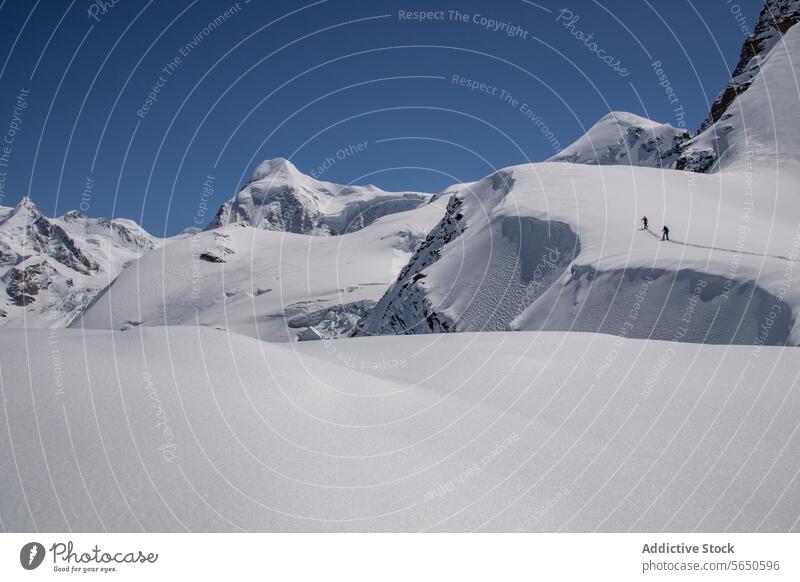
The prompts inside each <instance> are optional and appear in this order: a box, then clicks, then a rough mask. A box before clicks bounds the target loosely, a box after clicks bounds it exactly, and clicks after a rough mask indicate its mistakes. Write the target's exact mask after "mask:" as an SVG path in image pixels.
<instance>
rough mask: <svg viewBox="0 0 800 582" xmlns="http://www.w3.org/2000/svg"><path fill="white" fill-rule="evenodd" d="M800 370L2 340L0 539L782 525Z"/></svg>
mask: <svg viewBox="0 0 800 582" xmlns="http://www.w3.org/2000/svg"><path fill="white" fill-rule="evenodd" d="M799 373H800V360H798V358H796V357H786V351H785V350H781V349H777V348H769V347H763V348H760V349H759V348H754V347H751V346H702V347H699V346H695V345H689V344H673V343H671V342H658V341H647V342H645V341H639V340H633V339H631V340H628V341H626V342H622V343H620V342H619V338H614V337H610V336H604V335H597V334H582V333H549V332H547V333H527V332H521V333H515V334H498V333H485V334H449V335H443V336H442V335H437V336H416V337H371V338H354V339H340V340H335V341H316V342H301V343H297V344H292V346H291V349H289V348H287V347H286V346H284V345H279V344H270V343H265V342H259V341H257V340H255V339H252V338H248V337H245V336H241V335H238V334H235V333H225V332H221V331H218V330H214V329H211V328H207V327H161V328H153V327H144V326H141V327H137V328H134V329H129V330H128V331H124V332H110V331H99V330H86V331H81V330H71V329H67V330H57V331H55V332H52V331H41V330H28V331H27V333H26V332H25V331H23V330H6V331H4V333H3V334H2V335H0V379H1V380H2V381H1V382H0V397H1V398H2V401H3V402H4V406H3V413H2V414H0V425H2V429H3V430H0V472H1V473H0V474H2V475H3V487H2V488H0V515H2V516H3V527H4V528H5V530H7V531H12V532H21V531H29V532H33V531H39V532H47V531H74V532H96V531H103V530H108V531H112V532H113V531H122V532H126V531H145V532H152V531H187V530H188V531H242V530H245V531H331V532H332V531H339V532H341V531H458V532H460V531H475V530H477V531H498V532H508V531H539V532H555V531H577V532H589V531H602V532H625V531H634V532H652V531H665V532H672V531H695V530H698V531H706V532H724V531H760V532H778V531H782V532H788V531H791V530H792V529H794V530H795V531H796V529H797V517H798V515H799V514H800V502H798V497H797V495H794V494H792V493H791V492H792V491H793V489H792V487H793V486H794V484H796V481H793V480H794V479H795V478H796V471H797V463H796V462H795V461H796V459H797V454H798V442H797V439H796V438H795V437H796V435H795V431H796V428H797V418H798V411H800V388H798V384H797V382H795V378H796V377H797V375H798V374H799Z"/></svg>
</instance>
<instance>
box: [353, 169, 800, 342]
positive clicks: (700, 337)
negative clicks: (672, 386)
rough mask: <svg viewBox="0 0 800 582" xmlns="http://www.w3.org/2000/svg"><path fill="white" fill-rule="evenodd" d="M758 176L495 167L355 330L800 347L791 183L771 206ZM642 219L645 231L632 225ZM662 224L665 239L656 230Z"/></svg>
mask: <svg viewBox="0 0 800 582" xmlns="http://www.w3.org/2000/svg"><path fill="white" fill-rule="evenodd" d="M764 178H765V180H766V179H767V178H768V177H767V176H765V177H764ZM752 180H753V177H752V175H748V174H745V173H738V172H734V171H730V172H725V173H722V174H715V175H698V174H693V173H687V172H673V171H668V172H665V171H661V170H656V169H650V168H635V167H621V166H584V165H579V164H555V163H544V164H527V165H521V166H515V167H512V168H507V169H505V170H501V171H499V172H496V173H495V174H492V175H491V176H489V177H487V178H485V179H483V180H480V181H478V182H476V183H474V184H471V185H466V186H465V187H464V188H462V189H461V190H460V191H459V192H457V193H456V194H455V195H454V196H453V197H452V198H451V199H450V203H449V206H448V212H447V216H446V217H445V218H444V219H443V220H442V221H441V222H440V224H439V225H437V227H436V228H435V229H434V230H433V231H432V232H431V234H430V235H429V236H428V238H427V239H426V241H425V242H424V243H423V244H422V245H421V246H420V248H419V249H418V251H417V252H416V253H415V255H414V257H412V259H411V261H410V262H409V264H408V265H407V266H406V267H405V268H404V270H403V271H402V272H401V274H400V276H399V277H398V279H397V281H396V282H395V283H394V284H393V285H392V286H391V287H390V288H389V290H388V291H387V293H386V294H385V295H384V297H382V298H381V300H380V302H379V303H378V305H377V306H376V308H375V309H374V310H373V311H372V312H371V313H370V315H369V316H368V318H366V319H365V320H364V322H363V323H362V324H361V325H360V328H359V330H358V332H357V333H358V334H359V335H376V334H417V333H432V332H446V331H482V330H489V331H492V330H495V331H502V330H564V331H566V330H574V331H595V332H602V333H610V334H614V335H621V336H626V337H637V338H646V337H652V338H656V339H665V340H673V339H676V340H680V341H690V342H705V343H729V342H733V343H741V344H763V343H767V344H784V343H786V342H789V343H791V344H797V343H799V342H800V335H799V334H798V332H797V331H796V330H795V329H794V327H793V324H794V320H795V318H796V315H797V313H798V310H800V280H798V279H799V278H800V271H798V270H797V269H796V267H797V266H798V260H799V259H800V231H799V230H798V223H797V219H796V217H797V216H798V215H800V213H798V204H800V201H798V199H797V197H796V196H794V194H795V193H796V192H795V188H796V187H797V183H796V182H791V181H789V180H781V181H779V182H778V183H775V182H774V180H773V182H774V183H773V184H772V186H771V188H773V189H774V190H773V194H774V196H775V199H779V200H781V201H782V205H781V206H780V209H781V212H776V206H775V204H774V199H773V197H772V196H764V197H761V196H758V195H757V194H758V193H756V194H754V192H753V188H752ZM723 196H724V199H725V202H724V204H720V199H721V197H723ZM643 214H646V215H647V216H648V217H649V218H650V225H651V230H649V231H642V230H639V229H638V226H639V224H638V221H639V217H641V216H642V215H643ZM664 222H666V223H667V224H668V225H669V226H670V227H671V233H672V241H671V242H664V243H662V242H660V241H659V239H658V236H657V234H656V232H655V231H657V230H658V229H659V228H660V225H661V224H663V223H664Z"/></svg>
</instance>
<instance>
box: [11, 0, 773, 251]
mask: <svg viewBox="0 0 800 582" xmlns="http://www.w3.org/2000/svg"><path fill="white" fill-rule="evenodd" d="M100 4H103V2H101V1H100V0H98V1H97V3H96V2H94V0H74V1H71V0H64V1H63V2H53V1H47V0H44V1H35V0H26V1H21V0H13V1H12V0H5V1H3V2H2V5H1V7H0V26H2V37H1V38H0V43H1V44H2V52H0V55H2V58H3V59H5V57H6V56H7V57H8V58H7V60H5V61H4V63H3V68H2V71H1V73H0V77H1V78H2V81H1V82H2V91H0V132H5V130H6V128H8V127H10V125H11V123H12V118H13V117H14V108H15V104H16V103H17V96H18V94H19V93H20V90H23V89H24V90H27V91H28V93H27V96H26V98H25V103H26V104H27V108H26V109H25V110H24V112H23V114H22V120H21V124H20V122H19V120H17V121H16V125H21V127H20V129H19V130H18V131H16V133H15V135H14V139H13V144H11V146H10V153H8V154H7V158H8V167H7V168H6V172H7V176H6V179H5V182H4V183H3V188H2V194H3V195H4V198H3V200H2V201H0V204H3V205H5V206H10V205H13V204H15V203H16V202H17V201H18V199H19V198H20V197H21V196H22V195H25V194H29V195H30V196H32V198H33V199H34V201H35V202H37V204H39V206H40V207H41V208H42V209H43V210H44V211H45V212H46V213H48V214H51V215H52V214H61V213H63V212H65V211H67V210H70V209H76V208H81V209H83V210H84V211H85V213H86V214H89V215H92V216H120V217H126V218H133V219H135V220H137V221H140V222H141V223H142V224H143V225H144V226H145V227H146V228H147V229H148V230H150V231H151V232H153V233H154V234H158V235H163V234H165V233H166V234H173V233H175V232H177V231H179V230H181V229H182V228H184V227H186V226H190V225H192V223H193V222H194V221H195V220H202V216H201V215H200V214H198V210H200V209H201V207H200V204H201V202H202V200H203V199H204V196H203V188H204V182H206V183H207V184H209V183H211V182H213V186H212V188H211V189H212V190H213V195H211V197H210V199H209V200H208V204H209V206H210V208H209V210H208V212H207V214H206V216H205V218H206V219H210V218H211V215H213V213H214V212H215V211H216V208H217V206H218V205H219V204H221V203H222V202H223V201H225V200H226V199H228V198H230V197H231V196H232V195H233V194H234V193H235V192H236V190H237V189H238V187H239V186H240V185H241V184H242V182H243V181H245V180H246V178H247V177H248V176H249V175H250V173H251V171H252V169H253V167H254V166H255V164H257V163H258V161H260V160H262V159H266V158H272V157H276V156H284V157H287V158H290V159H292V160H293V161H294V162H295V164H296V165H297V166H298V167H299V168H300V169H301V170H302V171H304V172H306V173H310V172H311V171H312V170H314V169H315V168H318V167H319V166H321V165H324V171H323V172H322V174H321V178H323V179H325V180H328V181H332V182H340V183H350V182H355V183H374V184H376V185H378V186H380V187H381V188H384V189H388V190H391V189H398V190H403V189H415V190H421V191H437V190H439V189H441V188H443V187H445V186H447V185H448V184H450V183H453V182H461V181H469V180H474V179H477V178H479V177H482V176H484V175H486V174H488V173H490V172H491V171H492V170H493V169H494V168H498V167H504V166H508V165H512V164H518V163H522V162H525V161H538V160H542V159H545V158H547V157H549V156H550V155H552V154H553V153H554V150H555V148H557V147H558V145H561V146H562V147H564V146H566V145H568V144H569V143H570V142H572V141H573V140H574V139H576V138H577V137H579V136H580V135H581V134H582V133H583V132H584V131H585V129H586V128H588V127H589V126H591V125H592V124H593V123H594V122H595V121H596V120H597V119H599V118H600V117H602V116H603V115H604V114H606V113H607V112H608V111H610V110H625V111H631V112H634V113H638V114H640V115H644V116H647V117H650V118H653V119H656V120H658V121H663V122H668V123H672V124H673V125H677V124H679V123H680V122H681V119H682V117H681V114H680V113H676V112H675V109H676V108H677V107H682V108H683V111H684V112H685V123H686V125H687V127H688V128H689V129H692V130H694V129H696V128H697V125H698V124H699V123H700V121H701V120H702V119H703V118H704V117H705V116H706V114H707V112H708V108H709V103H710V102H711V101H713V99H714V98H715V97H716V95H717V94H718V93H719V91H720V90H721V89H722V88H723V86H724V84H725V83H726V82H727V80H728V78H729V74H730V70H731V68H732V67H733V66H735V64H736V61H737V59H738V56H739V50H740V48H741V43H742V40H743V38H744V36H745V33H746V32H747V31H748V30H751V29H752V28H753V26H754V24H755V19H756V17H757V14H758V11H759V9H760V6H761V2H760V1H759V0H736V1H730V2H728V1H726V0H714V1H707V0H692V1H689V0H670V1H669V2H665V1H656V0H636V1H631V0H602V1H595V0H573V1H571V2H569V3H553V2H549V1H547V0H542V1H541V2H537V3H532V2H526V1H523V0H496V1H493V2H488V1H483V2H474V1H468V0H467V1H463V0H461V1H455V0H443V1H442V2H420V1H416V2H415V1H409V2H389V1H381V0H378V1H352V0H328V1H323V2H316V3H314V2H313V1H311V2H305V1H296V2H283V1H272V0H269V1H267V0H251V1H250V2H245V1H244V0H242V1H240V2H239V3H238V4H236V3H235V2H232V1H229V0H220V1H217V0H198V1H196V2H192V1H174V2H159V1H150V2H146V1H143V0H139V1H136V0H117V3H116V4H114V5H112V2H110V1H109V0H106V3H105V4H106V5H105V7H104V8H102V9H101V8H100V7H99V6H100ZM565 7H566V8H568V12H564V11H562V10H563V9H565ZM226 10H228V13H227V14H226ZM421 10H430V11H436V13H435V14H433V15H432V16H434V18H433V19H429V20H425V21H421V22H420V21H418V20H414V19H413V17H409V16H408V14H409V13H413V12H415V11H421ZM453 10H457V11H458V12H459V13H460V14H459V15H456V14H455V13H452V12H450V11H453ZM400 11H403V15H402V16H403V17H401V12H400ZM576 16H577V17H578V19H577V20H574V18H575V17H576ZM487 19H492V20H493V21H494V22H495V23H497V24H495V25H492V23H491V22H488V20H487ZM215 21H216V24H212V25H211V26H209V23H212V22H215ZM492 26H494V27H495V28H496V30H493V29H492V28H491V27H492ZM592 33H593V37H592V38H590V39H588V40H587V38H586V37H587V36H588V35H589V34H592ZM581 35H582V36H581ZM182 48H183V51H181V49H182ZM600 51H602V52H600ZM181 52H183V55H182V54H181ZM176 57H179V59H180V60H179V61H176V60H175V59H176ZM602 58H605V59H606V60H608V61H612V62H611V64H607V63H606V62H605V61H604V60H602ZM654 61H661V63H662V68H663V70H664V73H665V74H666V76H667V81H668V83H669V87H671V89H672V91H674V95H675V97H673V98H672V100H673V101H674V103H670V101H669V98H668V94H667V92H666V87H665V86H660V83H661V82H662V81H663V79H662V81H660V80H659V79H658V77H657V76H656V74H655V73H654V70H653V67H652V64H653V62H654ZM170 63H172V64H173V66H172V67H171V68H170V67H168V65H170ZM165 67H167V70H166V71H165ZM615 69H617V70H615ZM620 69H624V70H623V71H620ZM621 73H622V74H621ZM453 75H459V79H460V78H464V79H468V80H471V81H477V82H478V83H479V84H480V83H484V84H485V87H484V90H481V89H480V88H478V89H475V90H470V89H469V88H468V87H466V86H462V85H459V84H454V83H453ZM662 84H664V83H662ZM154 88H158V93H157V94H156V101H155V102H152V100H151V103H150V107H149V109H148V110H147V111H145V110H144V107H145V106H146V104H147V100H148V94H150V93H151V92H152V91H153V90H154ZM503 91H505V92H506V93H505V94H510V95H511V98H510V100H504V99H503V96H504V95H505V94H504V93H503ZM514 99H516V101H513V100H514ZM542 125H546V127H547V128H549V129H550V130H551V131H552V134H551V135H550V136H549V137H548V136H547V135H546V134H545V133H543V131H542ZM359 143H361V144H365V146H362V149H361V151H354V150H353V148H351V150H348V151H344V152H342V151H340V150H345V149H346V148H347V146H349V145H356V144H359ZM337 152H339V156H338V157H337ZM339 158H341V159H339ZM330 159H333V160H334V163H330ZM326 160H328V163H327V164H326V163H325V161H326ZM209 176H211V177H213V180H211V181H209V178H208V177H209ZM87 180H88V181H90V183H91V188H87V187H86V183H87Z"/></svg>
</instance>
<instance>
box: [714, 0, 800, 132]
mask: <svg viewBox="0 0 800 582" xmlns="http://www.w3.org/2000/svg"><path fill="white" fill-rule="evenodd" d="M798 20H800V2H798V0H766V2H765V3H764V7H763V8H762V9H761V14H760V15H759V17H758V22H757V23H756V27H755V29H754V30H753V33H752V34H751V35H750V36H748V37H747V38H746V39H745V41H744V45H743V46H742V52H741V54H740V56H739V63H738V64H737V65H736V68H735V69H734V71H733V75H732V76H731V80H730V82H729V83H728V86H727V87H725V89H724V90H723V91H722V93H721V94H720V95H719V97H717V99H716V100H715V101H714V103H713V104H712V105H711V112H710V113H709V115H708V117H707V118H706V120H705V121H703V123H702V125H701V126H700V131H703V130H705V129H706V128H708V127H710V126H711V125H712V124H714V123H716V122H717V121H718V120H719V119H720V118H722V116H723V115H724V114H725V112H726V111H727V109H728V107H729V106H730V104H731V103H732V102H733V100H734V99H736V96H737V95H739V94H740V93H742V92H743V91H745V90H747V88H748V87H749V86H750V85H751V84H752V82H753V79H754V78H755V76H756V74H758V71H759V70H760V67H761V58H762V57H763V55H764V54H766V53H767V52H768V51H769V50H770V49H771V48H772V47H773V46H775V44H776V43H777V42H778V40H780V37H781V35H783V34H785V33H786V31H787V30H789V29H790V28H791V27H792V26H794V25H795V24H796V23H797V21H798Z"/></svg>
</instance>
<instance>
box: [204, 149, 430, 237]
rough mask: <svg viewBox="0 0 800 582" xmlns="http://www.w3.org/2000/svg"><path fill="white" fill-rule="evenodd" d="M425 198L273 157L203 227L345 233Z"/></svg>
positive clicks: (208, 228) (414, 204)
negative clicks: (341, 179)
mask: <svg viewBox="0 0 800 582" xmlns="http://www.w3.org/2000/svg"><path fill="white" fill-rule="evenodd" d="M429 198H430V195H429V194H421V193H418V192H385V191H383V190H381V189H379V188H376V187H375V186H371V185H369V186H356V185H349V186H342V185H340V184H332V183H330V182H322V181H319V180H316V179H314V178H312V177H310V176H306V175H304V174H302V173H301V172H300V171H299V170H298V169H297V168H295V167H294V165H293V164H292V163H291V162H290V161H288V160H286V159H284V158H275V159H274V160H266V161H264V162H262V163H261V164H259V166H258V167H257V168H256V170H255V172H254V173H253V176H252V178H251V180H250V182H249V183H248V184H247V185H246V186H245V187H244V188H242V190H241V191H240V192H239V193H238V194H236V196H234V197H233V199H231V200H229V201H228V202H225V203H224V204H223V205H222V206H221V207H220V209H219V211H218V212H217V215H216V216H215V217H214V219H213V220H212V221H211V222H210V223H209V224H208V225H207V226H206V230H212V229H215V228H219V227H222V226H228V225H232V224H237V223H238V224H245V225H247V226H254V227H257V228H262V229H265V230H277V231H282V232H292V233H298V234H313V235H322V236H324V235H337V234H345V233H348V232H355V231H357V230H360V229H362V228H364V227H365V226H367V225H369V224H371V223H373V222H374V221H375V220H377V219H378V218H380V217H382V216H386V215H388V214H393V213H396V212H403V211H406V210H411V209H413V208H416V207H417V206H419V205H420V204H423V203H425V202H426V201H427V200H428V199H429Z"/></svg>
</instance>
